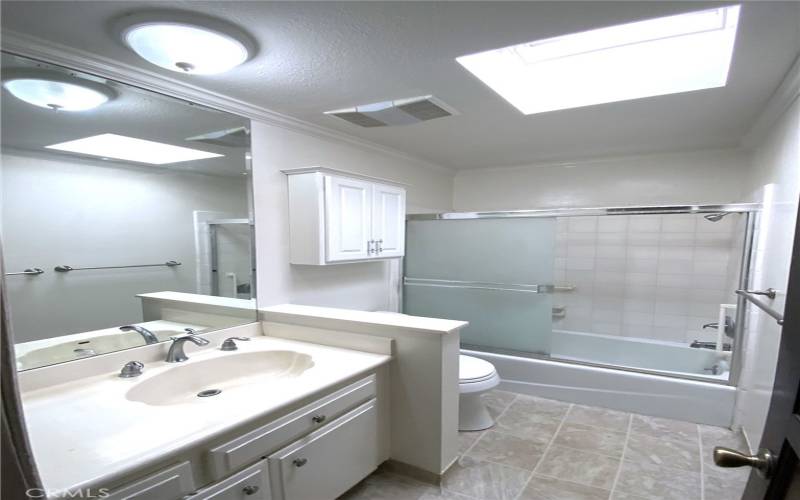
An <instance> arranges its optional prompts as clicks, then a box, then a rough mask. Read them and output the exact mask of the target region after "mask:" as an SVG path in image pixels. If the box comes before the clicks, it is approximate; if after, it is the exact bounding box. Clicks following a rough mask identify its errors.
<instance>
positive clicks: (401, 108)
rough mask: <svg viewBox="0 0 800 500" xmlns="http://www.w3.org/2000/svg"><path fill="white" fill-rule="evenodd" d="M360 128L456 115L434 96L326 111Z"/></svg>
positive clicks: (407, 123) (402, 123) (405, 123)
mask: <svg viewBox="0 0 800 500" xmlns="http://www.w3.org/2000/svg"><path fill="white" fill-rule="evenodd" d="M325 114H326V115H331V116H335V117H337V118H341V119H342V120H345V121H348V122H350V123H352V124H354V125H358V126H359V127H386V126H390V125H409V124H412V123H419V122H424V121H428V120H433V119H435V118H442V117H445V116H451V115H454V114H456V112H455V110H453V109H452V108H450V107H449V106H447V105H446V104H445V103H443V102H442V101H440V100H438V99H436V98H435V97H433V96H432V95H424V96H420V97H411V98H408V99H397V100H395V101H383V102H375V103H372V104H365V105H363V106H356V107H355V108H347V109H337V110H335V111H326V112H325Z"/></svg>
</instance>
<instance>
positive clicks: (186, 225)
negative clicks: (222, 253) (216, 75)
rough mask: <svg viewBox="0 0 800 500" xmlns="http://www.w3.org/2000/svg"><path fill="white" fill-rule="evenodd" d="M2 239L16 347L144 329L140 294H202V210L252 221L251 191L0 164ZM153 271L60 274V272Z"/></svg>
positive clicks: (188, 177) (213, 182)
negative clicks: (120, 328)
mask: <svg viewBox="0 0 800 500" xmlns="http://www.w3.org/2000/svg"><path fill="white" fill-rule="evenodd" d="M2 181H3V182H2V205H3V211H2V216H3V219H2V236H3V244H4V251H5V255H4V258H5V264H6V270H7V272H12V271H21V270H22V269H24V268H26V267H41V268H42V269H44V270H45V271H46V272H45V274H42V275H39V276H36V277H27V276H9V277H8V279H7V280H6V283H7V286H8V292H9V298H10V301H11V314H12V320H13V324H14V329H15V333H16V340H17V341H18V342H24V341H29V340H36V339H41V338H48V337H53V336H55V335H63V334H67V333H75V332H81V331H86V330H92V329H97V328H107V327H109V326H113V325H121V324H125V323H131V322H136V321H141V320H142V311H141V305H140V303H139V299H137V298H136V297H135V295H136V294H137V293H144V292H156V291H162V290H172V291H186V292H193V291H194V290H195V283H196V276H195V243H194V223H193V211H194V210H215V211H224V212H228V213H234V214H240V215H239V216H240V217H245V216H246V214H247V196H246V191H247V189H246V181H245V179H244V178H240V177H215V176H208V175H202V174H193V173H178V172H175V171H171V170H166V169H163V168H158V167H130V166H125V165H121V164H114V163H110V162H109V163H103V164H102V165H101V164H98V163H91V162H82V161H81V162H74V161H68V160H64V159H61V158H58V157H51V158H42V157H26V156H18V155H3V156H2ZM167 260H177V261H179V262H181V263H182V264H183V265H181V266H180V267H175V268H166V267H154V268H135V269H118V270H102V271H74V272H70V273H63V274H62V273H56V272H54V271H53V267H55V266H57V265H62V264H66V265H70V266H73V267H84V266H108V265H122V264H147V263H157V262H166V261H167Z"/></svg>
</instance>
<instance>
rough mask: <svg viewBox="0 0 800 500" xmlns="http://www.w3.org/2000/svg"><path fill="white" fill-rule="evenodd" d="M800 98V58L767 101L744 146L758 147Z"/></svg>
mask: <svg viewBox="0 0 800 500" xmlns="http://www.w3.org/2000/svg"><path fill="white" fill-rule="evenodd" d="M798 97H800V56H798V57H797V59H795V60H794V64H792V67H791V68H790V69H789V71H788V72H787V73H786V76H784V77H783V80H782V81H781V83H780V85H778V88H777V89H776V90H775V92H774V93H773V94H772V96H771V97H770V98H769V100H768V101H767V105H766V106H765V107H764V109H763V111H761V113H760V114H759V115H758V118H756V121H755V122H754V123H753V126H752V127H750V130H749V131H748V132H747V134H745V136H744V138H743V139H742V146H743V147H745V148H748V149H750V148H752V147H754V146H757V145H758V144H759V143H761V141H762V140H763V139H764V137H765V136H766V135H767V133H768V132H769V131H770V129H771V128H772V126H773V125H774V124H775V122H777V121H778V120H779V119H780V117H781V116H783V113H784V112H786V110H787V109H789V107H790V106H791V105H792V104H793V103H794V102H795V101H796V100H797V98H798Z"/></svg>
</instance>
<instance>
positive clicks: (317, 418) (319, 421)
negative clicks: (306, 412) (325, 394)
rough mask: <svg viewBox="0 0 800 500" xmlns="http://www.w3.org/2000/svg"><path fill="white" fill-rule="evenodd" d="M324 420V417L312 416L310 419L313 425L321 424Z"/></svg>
mask: <svg viewBox="0 0 800 500" xmlns="http://www.w3.org/2000/svg"><path fill="white" fill-rule="evenodd" d="M325 418H327V417H325V415H314V416H313V417H311V421H312V422H314V423H315V424H321V423H322V422H324V421H325Z"/></svg>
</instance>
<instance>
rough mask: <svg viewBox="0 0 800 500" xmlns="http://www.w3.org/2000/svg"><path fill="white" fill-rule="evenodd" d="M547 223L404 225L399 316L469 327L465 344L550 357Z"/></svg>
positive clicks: (551, 240) (550, 222) (551, 232)
mask: <svg viewBox="0 0 800 500" xmlns="http://www.w3.org/2000/svg"><path fill="white" fill-rule="evenodd" d="M555 234H556V225H555V219H554V218H520V219H513V218H511V219H470V220H410V221H408V226H407V235H408V236H407V248H406V258H405V281H404V292H403V312H405V313H407V314H412V315H415V316H429V317H436V318H448V319H457V320H463V321H469V323H470V324H469V326H468V327H467V328H466V329H465V330H464V331H462V334H461V342H462V344H463V345H466V346H476V347H487V348H491V349H494V350H510V351H523V352H528V353H536V354H549V353H550V338H551V332H552V326H553V325H552V314H553V309H552V308H553V301H552V293H551V292H552V291H553V283H554V268H555V266H554V251H555Z"/></svg>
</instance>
